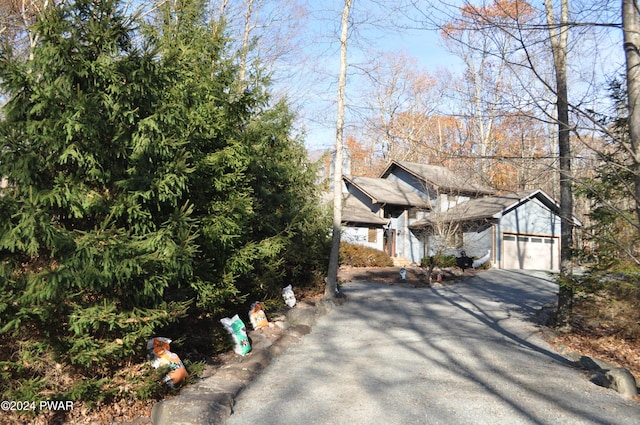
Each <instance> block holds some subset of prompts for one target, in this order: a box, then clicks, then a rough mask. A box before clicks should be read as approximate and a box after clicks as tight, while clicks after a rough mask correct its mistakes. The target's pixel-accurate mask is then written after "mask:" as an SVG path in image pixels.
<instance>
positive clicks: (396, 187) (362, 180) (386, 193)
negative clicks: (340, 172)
mask: <svg viewBox="0 0 640 425" xmlns="http://www.w3.org/2000/svg"><path fill="white" fill-rule="evenodd" d="M344 181H345V183H346V186H347V191H348V192H350V193H354V192H359V193H360V194H362V195H365V196H366V197H368V198H369V199H370V201H371V203H372V204H390V205H401V206H407V207H422V208H426V207H427V206H428V201H427V200H425V199H424V198H423V197H422V196H420V195H419V194H418V192H417V191H415V190H413V189H412V188H411V187H408V186H407V185H405V184H402V183H401V182H399V181H394V180H387V179H377V178H372V177H362V176H351V177H344ZM354 195H355V196H356V197H359V198H361V196H358V195H357V194H355V193H354Z"/></svg>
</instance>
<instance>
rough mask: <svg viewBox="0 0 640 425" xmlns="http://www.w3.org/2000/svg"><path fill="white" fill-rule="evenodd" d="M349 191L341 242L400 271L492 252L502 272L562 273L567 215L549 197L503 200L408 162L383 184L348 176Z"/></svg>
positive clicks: (385, 175) (391, 168)
mask: <svg viewBox="0 0 640 425" xmlns="http://www.w3.org/2000/svg"><path fill="white" fill-rule="evenodd" d="M342 190H343V196H344V197H343V199H344V202H343V215H342V218H343V228H342V231H343V233H342V239H343V240H344V241H347V242H352V243H359V244H362V245H366V246H370V247H372V248H376V249H380V250H383V251H385V252H387V253H388V254H389V255H390V256H391V257H392V258H393V259H394V263H396V264H397V265H407V264H411V263H414V264H419V263H420V261H421V260H422V258H424V257H427V256H431V255H434V254H435V253H438V252H442V253H445V254H453V255H456V256H458V255H460V252H461V251H463V250H464V251H465V252H466V254H467V255H468V256H470V257H483V256H485V255H486V254H487V253H489V252H490V261H491V263H492V265H493V266H494V267H498V268H505V269H543V270H556V269H558V268H559V261H560V238H559V236H560V218H559V214H560V208H559V205H558V203H557V202H556V201H554V200H553V199H552V198H551V197H549V196H548V195H547V194H546V193H544V192H543V191H542V190H534V191H527V192H519V193H513V194H501V195H498V194H495V192H494V191H493V190H491V189H489V188H486V187H484V186H482V185H479V184H476V183H473V182H471V181H468V180H466V179H464V178H462V177H461V176H459V175H456V174H455V173H453V172H451V171H450V170H448V169H446V168H444V167H439V166H434V165H429V164H419V163H412V162H406V161H392V162H391V163H390V164H389V165H388V166H387V168H386V169H385V170H384V171H383V172H382V173H381V175H380V177H379V178H371V177H361V176H351V175H348V174H345V175H344V176H343V188H342ZM576 223H577V222H576ZM577 224H579V223H577ZM443 248H444V249H443Z"/></svg>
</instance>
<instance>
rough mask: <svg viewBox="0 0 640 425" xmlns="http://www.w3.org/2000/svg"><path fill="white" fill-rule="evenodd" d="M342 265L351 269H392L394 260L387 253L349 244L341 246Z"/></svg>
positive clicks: (345, 243) (344, 243)
mask: <svg viewBox="0 0 640 425" xmlns="http://www.w3.org/2000/svg"><path fill="white" fill-rule="evenodd" d="M340 265H341V266H351V267H391V266H393V260H392V259H391V257H389V255H388V254H387V253H386V252H383V251H380V250H378V249H374V248H370V247H367V246H364V245H357V244H352V243H347V242H342V243H341V244H340Z"/></svg>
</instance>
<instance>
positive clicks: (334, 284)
mask: <svg viewBox="0 0 640 425" xmlns="http://www.w3.org/2000/svg"><path fill="white" fill-rule="evenodd" d="M351 3H352V0H345V2H344V9H343V10H342V32H341V34H340V75H339V77H338V119H337V121H336V155H335V164H334V167H333V168H334V172H333V235H332V238H331V255H330V256H329V270H328V274H327V281H326V285H325V288H324V297H325V298H328V299H332V298H335V297H336V293H337V289H338V262H339V259H340V255H339V254H340V224H341V223H342V162H343V161H342V158H343V156H344V153H343V140H342V139H343V136H344V97H345V87H346V84H347V40H348V38H349V14H350V12H351Z"/></svg>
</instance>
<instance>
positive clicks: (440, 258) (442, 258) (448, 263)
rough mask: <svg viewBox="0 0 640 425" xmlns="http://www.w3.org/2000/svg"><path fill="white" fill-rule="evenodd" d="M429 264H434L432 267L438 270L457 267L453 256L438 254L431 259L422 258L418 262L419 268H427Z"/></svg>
mask: <svg viewBox="0 0 640 425" xmlns="http://www.w3.org/2000/svg"><path fill="white" fill-rule="evenodd" d="M430 264H434V267H440V268H448V267H458V266H457V264H456V256H455V255H444V254H440V255H436V256H433V257H424V258H423V259H422V260H421V261H420V267H425V268H428V267H429V265H430Z"/></svg>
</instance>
